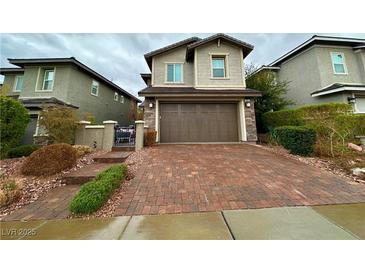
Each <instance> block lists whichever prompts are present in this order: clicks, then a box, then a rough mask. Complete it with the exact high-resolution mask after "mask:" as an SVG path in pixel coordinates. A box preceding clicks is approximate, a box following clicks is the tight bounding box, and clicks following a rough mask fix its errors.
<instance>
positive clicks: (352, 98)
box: [347, 95, 356, 104]
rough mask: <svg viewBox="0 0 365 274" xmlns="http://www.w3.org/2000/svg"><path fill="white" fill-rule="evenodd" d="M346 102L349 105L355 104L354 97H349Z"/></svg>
mask: <svg viewBox="0 0 365 274" xmlns="http://www.w3.org/2000/svg"><path fill="white" fill-rule="evenodd" d="M347 101H348V102H349V104H355V103H356V97H355V96H353V95H352V96H351V97H347Z"/></svg>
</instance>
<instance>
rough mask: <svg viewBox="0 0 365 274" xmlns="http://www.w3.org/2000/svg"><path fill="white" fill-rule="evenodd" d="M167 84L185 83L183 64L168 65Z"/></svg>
mask: <svg viewBox="0 0 365 274" xmlns="http://www.w3.org/2000/svg"><path fill="white" fill-rule="evenodd" d="M166 70H167V72H166V82H168V83H182V82H183V64H167V65H166Z"/></svg>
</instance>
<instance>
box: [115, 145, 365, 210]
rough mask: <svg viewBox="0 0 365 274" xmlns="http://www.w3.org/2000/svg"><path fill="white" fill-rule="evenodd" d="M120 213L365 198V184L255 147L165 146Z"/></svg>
mask: <svg viewBox="0 0 365 274" xmlns="http://www.w3.org/2000/svg"><path fill="white" fill-rule="evenodd" d="M123 193H124V195H123V198H122V203H121V204H120V206H119V208H117V210H116V214H117V215H139V214H161V213H180V212H197V211H220V210H229V209H244V208H263V207H278V206H295V205H319V204H337V203H356V202H365V185H362V184H350V183H348V182H346V181H345V180H344V179H342V178H340V177H337V176H334V175H332V174H330V173H327V172H325V171H323V170H319V169H316V168H314V167H312V166H309V165H306V164H304V163H301V162H299V161H296V160H292V159H288V158H285V157H283V156H279V155H276V154H273V153H271V152H270V151H267V150H264V149H262V148H260V147H257V146H252V145H160V146H156V147H153V148H152V149H150V150H149V153H148V156H147V159H145V162H144V166H143V168H141V169H140V170H139V171H138V173H137V175H136V177H135V178H134V179H133V180H132V182H131V183H130V184H129V185H128V186H125V188H124V191H123Z"/></svg>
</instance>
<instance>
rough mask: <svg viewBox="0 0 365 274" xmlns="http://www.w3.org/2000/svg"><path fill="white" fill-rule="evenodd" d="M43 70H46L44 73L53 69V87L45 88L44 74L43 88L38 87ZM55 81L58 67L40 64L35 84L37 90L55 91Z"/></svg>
mask: <svg viewBox="0 0 365 274" xmlns="http://www.w3.org/2000/svg"><path fill="white" fill-rule="evenodd" d="M41 70H43V71H44V74H45V73H46V70H53V83H52V89H47V90H46V89H43V87H44V75H43V81H42V86H41V89H38V86H39V76H40V74H41ZM55 81H56V67H48V66H40V67H39V68H38V74H37V82H36V84H35V90H34V91H35V92H53V88H54V85H55Z"/></svg>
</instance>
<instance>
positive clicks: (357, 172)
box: [352, 167, 365, 176]
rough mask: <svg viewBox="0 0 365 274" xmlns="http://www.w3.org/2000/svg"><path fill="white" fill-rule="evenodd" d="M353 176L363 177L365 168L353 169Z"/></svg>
mask: <svg viewBox="0 0 365 274" xmlns="http://www.w3.org/2000/svg"><path fill="white" fill-rule="evenodd" d="M352 174H354V175H356V176H360V175H363V174H365V168H359V167H357V168H353V169H352Z"/></svg>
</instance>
